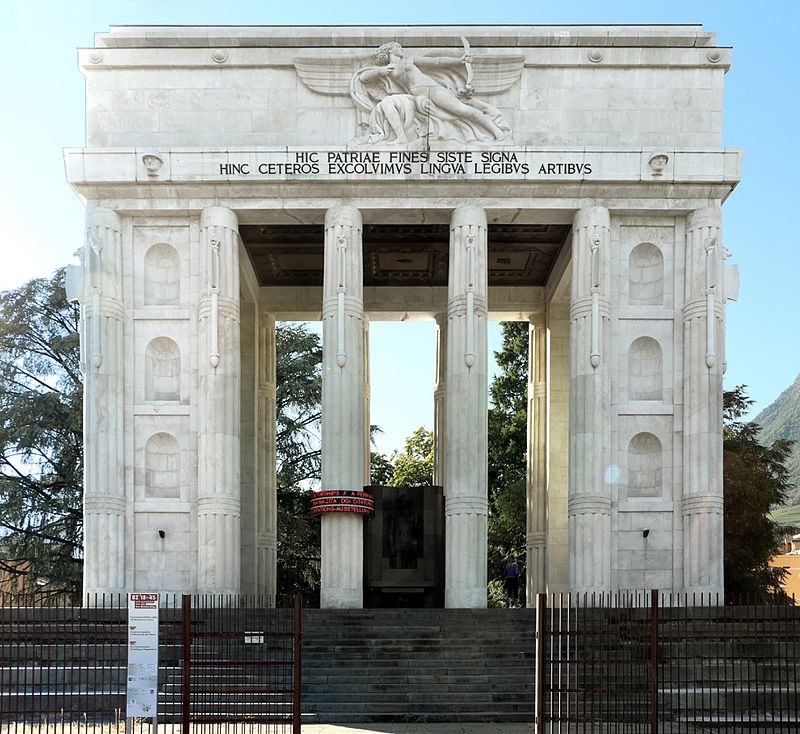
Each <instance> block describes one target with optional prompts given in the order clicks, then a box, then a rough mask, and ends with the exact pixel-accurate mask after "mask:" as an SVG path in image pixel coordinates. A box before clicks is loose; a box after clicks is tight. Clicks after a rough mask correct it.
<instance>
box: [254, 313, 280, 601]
mask: <svg viewBox="0 0 800 734" xmlns="http://www.w3.org/2000/svg"><path fill="white" fill-rule="evenodd" d="M257 354H258V385H257V390H258V404H257V410H256V446H257V455H256V462H257V463H256V471H257V479H256V593H258V594H260V595H266V596H267V597H269V598H270V599H274V597H275V590H276V586H277V570H278V569H277V564H278V488H277V480H276V474H275V471H276V466H275V462H276V456H275V431H276V428H275V317H274V316H273V315H272V314H270V313H267V312H266V311H259V313H258V352H257Z"/></svg>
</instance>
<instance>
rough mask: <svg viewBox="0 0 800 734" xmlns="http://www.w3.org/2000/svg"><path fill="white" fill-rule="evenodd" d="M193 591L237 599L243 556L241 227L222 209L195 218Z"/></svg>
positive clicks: (230, 212) (234, 217)
mask: <svg viewBox="0 0 800 734" xmlns="http://www.w3.org/2000/svg"><path fill="white" fill-rule="evenodd" d="M200 283H201V284H200V305H199V318H198V333H199V340H198V343H199V348H198V353H199V354H198V356H199V365H198V367H199V369H198V376H199V379H198V433H199V437H198V454H199V456H198V485H197V531H198V532H197V535H198V547H197V554H198V558H197V586H198V591H199V592H200V593H204V594H238V593H239V580H240V571H241V568H240V566H241V563H240V555H241V537H240V535H241V532H240V520H241V497H240V488H239V474H240V461H239V458H240V451H239V431H240V420H239V413H240V402H239V394H240V393H239V382H240V355H239V223H238V220H237V217H236V214H235V213H234V212H233V211H231V210H230V209H225V208H223V207H209V208H208V209H204V210H203V212H202V215H201V217H200Z"/></svg>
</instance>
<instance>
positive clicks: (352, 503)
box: [309, 489, 375, 517]
mask: <svg viewBox="0 0 800 734" xmlns="http://www.w3.org/2000/svg"><path fill="white" fill-rule="evenodd" d="M326 512H354V513H355V514H357V515H368V516H369V517H373V516H374V515H375V498H374V497H373V496H372V494H370V493H369V492H362V491H361V490H357V489H325V490H322V491H321V492H314V493H313V494H312V495H311V512H310V513H309V514H311V515H322V514H324V513H326Z"/></svg>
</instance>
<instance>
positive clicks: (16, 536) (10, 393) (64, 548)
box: [0, 270, 83, 595]
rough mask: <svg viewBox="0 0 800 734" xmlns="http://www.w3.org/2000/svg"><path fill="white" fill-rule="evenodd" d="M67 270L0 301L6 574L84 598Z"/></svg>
mask: <svg viewBox="0 0 800 734" xmlns="http://www.w3.org/2000/svg"><path fill="white" fill-rule="evenodd" d="M79 361H80V349H79V339H78V307H77V306H76V305H75V304H71V303H69V302H67V299H66V294H65V292H64V271H63V270H59V271H57V272H56V273H55V274H54V275H53V277H52V278H49V279H48V278H37V279H35V280H32V281H30V282H29V283H26V284H25V285H23V286H21V287H19V288H16V289H14V290H10V291H6V292H4V293H3V294H2V295H0V548H1V549H2V552H1V553H0V568H1V569H2V570H3V571H4V572H5V573H6V574H7V575H8V576H10V577H12V578H13V577H20V576H22V577H24V578H25V587H26V588H27V589H28V590H30V591H34V590H37V591H39V592H40V593H41V594H64V593H67V594H78V595H79V594H80V592H81V583H82V559H81V551H82V521H83V514H82V507H81V492H82V485H83V435H82V397H83V388H82V381H81V374H80V368H79Z"/></svg>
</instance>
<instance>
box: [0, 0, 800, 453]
mask: <svg viewBox="0 0 800 734" xmlns="http://www.w3.org/2000/svg"><path fill="white" fill-rule="evenodd" d="M0 20H2V23H3V27H4V30H5V39H4V40H5V42H4V47H5V49H6V51H5V53H6V66H5V69H6V72H5V76H4V79H3V92H4V94H3V100H4V102H5V104H4V110H3V114H2V115H0V140H2V141H3V148H4V150H3V156H2V174H0V237H2V245H0V255H1V256H2V259H0V262H1V263H2V267H1V268H0V290H2V289H7V288H13V287H15V286H17V285H20V284H21V283H23V282H25V281H26V280H28V279H29V278H32V277H35V276H41V275H48V274H49V273H51V272H52V271H53V270H54V269H55V268H57V267H59V266H60V265H62V264H65V263H66V262H69V261H70V259H71V255H72V253H73V252H74V251H75V249H77V247H79V246H80V244H81V241H82V237H83V207H82V205H81V203H80V202H79V201H78V200H77V198H76V197H75V195H74V194H73V193H72V192H71V191H70V190H69V188H68V187H67V185H66V184H65V183H64V169H63V159H62V149H63V148H64V147H81V146H82V145H83V144H84V116H83V77H82V76H81V75H80V73H79V72H78V70H77V65H76V51H75V49H76V48H78V47H86V46H91V45H92V37H93V33H95V32H97V31H105V30H107V29H108V26H109V25H125V24H151V25H158V24H167V25H181V24H223V25H235V24H265V25H269V24H312V25H337V24H421V23H450V24H453V23H468V24H469V23H473V24H481V23H524V24H547V23H702V25H703V26H704V28H705V29H706V30H709V31H714V32H716V33H717V40H718V43H719V45H721V46H733V48H734V53H733V66H732V69H731V71H730V72H729V74H728V76H727V80H726V90H725V132H724V144H725V145H726V146H731V147H741V148H744V151H745V157H744V173H743V179H742V182H741V184H740V185H739V187H738V188H737V189H736V191H735V192H734V193H733V194H732V195H731V197H730V198H729V200H728V202H727V203H726V205H725V207H724V209H723V212H724V223H725V230H724V243H725V246H726V247H727V248H728V249H730V250H731V251H732V252H733V260H732V262H736V263H738V264H739V267H740V270H741V276H742V289H741V298H740V301H739V302H738V303H733V304H730V305H729V307H728V373H727V375H726V385H727V386H729V387H730V386H733V385H737V384H742V383H744V384H747V385H748V386H749V392H750V395H751V397H752V398H753V399H754V400H755V401H756V406H755V411H757V410H760V409H761V408H764V407H766V406H767V405H768V404H769V403H770V402H771V401H772V400H774V399H775V398H776V397H777V396H778V394H779V393H780V392H781V391H782V390H784V389H785V388H786V387H788V385H789V384H790V383H791V382H792V381H793V380H794V379H795V377H796V376H797V374H798V372H800V338H798V334H799V333H800V329H798V326H797V322H798V320H799V319H798V317H800V305H799V304H800V301H798V300H797V298H796V297H795V296H796V293H797V292H798V291H800V287H798V284H797V281H798V277H799V276H800V235H799V234H798V224H797V222H798V220H797V216H796V215H797V213H798V211H799V210H800V201H798V195H797V187H796V186H795V185H792V184H791V181H794V180H795V179H796V178H797V174H798V171H799V170H800V152H798V151H799V148H800V144H799V143H798V140H797V134H796V133H797V131H798V129H800V126H798V111H799V108H800V102H799V101H798V95H800V84H798V80H797V73H798V69H799V68H800V62H798V57H797V51H796V35H797V29H798V26H799V25H800V2H796V1H795V0H765V1H763V2H752V0H748V1H746V2H744V1H741V0H726V1H724V2H723V1H717V0H707V1H705V2H703V1H702V0H693V1H691V2H686V1H683V0H672V1H671V2H669V3H666V2H664V3H657V4H656V3H647V2H642V1H641V0H638V1H636V2H633V1H630V2H629V1H623V0H616V1H615V0H606V1H605V2H599V1H598V0H584V1H582V2H578V1H572V0H561V2H541V0H527V2H516V1H514V0H507V1H506V2H504V3H489V2H480V3H479V2H475V1H473V0H464V1H462V2H452V1H451V0H440V2H431V1H430V0H404V1H403V2H395V3H391V2H375V1H373V2H369V3H367V2H362V1H360V0H359V1H358V2H339V3H335V2H330V1H328V2H319V1H311V0H305V1H304V2H301V3H287V2H273V1H272V0H263V1H262V2H245V1H244V0H226V1H225V2H219V1H218V0H215V1H214V2H208V1H206V0H160V1H159V2H154V1H153V0H102V1H100V0H90V1H87V0H40V1H39V2H30V1H24V2H20V1H18V0H5V2H4V3H3V4H2V9H0ZM491 341H492V345H493V346H494V347H495V348H496V347H497V346H498V340H497V331H496V330H494V331H493V336H492V339H491ZM372 344H373V349H372V352H373V361H372V365H373V377H372V383H373V402H372V405H373V413H372V420H373V422H374V423H377V424H379V425H380V426H381V427H382V428H383V429H384V431H385V434H384V437H383V439H382V440H381V442H380V444H379V447H380V448H381V449H382V450H389V449H391V448H393V447H397V446H400V445H402V442H403V439H404V437H405V436H407V435H409V434H410V433H411V431H413V430H414V428H416V427H417V426H419V425H421V424H426V425H427V426H429V427H430V424H431V414H432V394H431V393H432V382H433V326H432V325H431V324H399V325H398V324H389V325H380V328H378V327H377V326H376V327H374V328H373V330H372ZM398 354H415V355H418V356H417V357H416V358H415V359H414V360H400V359H398V358H396V355H398ZM412 395H413V396H415V398H414V399H410V397H409V396H412Z"/></svg>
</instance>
